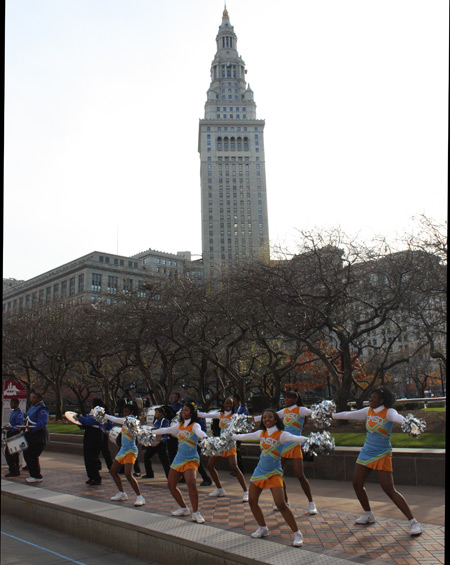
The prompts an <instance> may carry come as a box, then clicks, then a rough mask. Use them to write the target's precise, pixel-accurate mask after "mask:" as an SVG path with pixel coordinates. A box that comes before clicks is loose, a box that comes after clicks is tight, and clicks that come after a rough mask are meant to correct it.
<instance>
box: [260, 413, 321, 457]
mask: <svg viewBox="0 0 450 565" xmlns="http://www.w3.org/2000/svg"><path fill="white" fill-rule="evenodd" d="M277 414H278V416H279V417H280V418H281V419H282V420H283V424H284V431H285V432H289V433H290V434H292V435H294V436H300V435H302V430H303V425H304V423H305V418H306V416H310V415H311V414H312V411H311V410H310V409H309V408H306V406H297V405H296V404H294V406H289V407H288V408H283V409H282V410H278V412H277ZM254 420H255V422H259V421H260V420H261V416H255V418H254ZM281 457H282V458H283V459H303V453H302V448H301V447H300V445H298V443H296V442H295V443H294V442H287V443H285V444H283V447H282V450H281Z"/></svg>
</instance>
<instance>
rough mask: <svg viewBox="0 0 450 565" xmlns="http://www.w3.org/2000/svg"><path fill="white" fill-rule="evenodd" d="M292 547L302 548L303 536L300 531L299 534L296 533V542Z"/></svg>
mask: <svg viewBox="0 0 450 565" xmlns="http://www.w3.org/2000/svg"><path fill="white" fill-rule="evenodd" d="M292 545H293V546H294V547H301V546H302V545H303V536H302V534H301V532H300V530H299V531H298V532H295V534H294V541H293V542H292Z"/></svg>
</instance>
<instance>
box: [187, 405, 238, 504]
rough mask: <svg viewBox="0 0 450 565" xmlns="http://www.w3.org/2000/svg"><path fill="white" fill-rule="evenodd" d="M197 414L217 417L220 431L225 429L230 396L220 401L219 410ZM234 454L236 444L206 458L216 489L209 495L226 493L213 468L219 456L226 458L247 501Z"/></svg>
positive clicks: (231, 410) (228, 418)
mask: <svg viewBox="0 0 450 565" xmlns="http://www.w3.org/2000/svg"><path fill="white" fill-rule="evenodd" d="M198 415H199V417H200V418H213V419H218V420H219V428H220V432H221V433H222V432H223V431H224V430H226V428H228V426H229V425H230V423H231V417H232V416H233V399H232V398H226V399H225V400H224V401H223V402H222V408H221V410H220V412H209V413H206V412H199V413H198ZM236 455H237V453H236V445H234V447H233V449H230V450H229V451H225V452H224V453H222V455H220V456H216V455H211V457H209V459H208V471H209V474H210V475H211V477H212V480H213V481H214V483H215V485H216V489H215V490H213V491H212V492H210V493H209V496H225V495H226V492H225V489H224V488H223V487H222V483H221V482H220V478H219V474H218V473H217V471H216V469H215V465H216V463H217V460H218V459H220V457H226V458H227V459H228V465H229V467H230V470H231V471H232V473H234V475H235V476H236V478H237V480H238V481H239V484H240V485H241V487H242V490H243V491H244V494H243V496H242V502H248V490H247V485H246V483H245V479H244V475H243V474H242V472H241V470H240V469H239V467H238V464H237V457H236Z"/></svg>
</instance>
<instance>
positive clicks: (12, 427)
mask: <svg viewBox="0 0 450 565" xmlns="http://www.w3.org/2000/svg"><path fill="white" fill-rule="evenodd" d="M19 404H20V402H19V399H18V398H12V399H11V402H10V406H11V414H10V415H9V423H8V424H6V426H5V427H4V428H3V429H5V430H6V437H7V438H10V437H14V436H16V435H18V434H20V428H19V427H18V426H23V424H24V417H23V412H22V410H20V408H19ZM5 459H6V463H7V464H8V469H9V472H8V473H6V475H5V477H18V476H19V475H20V464H19V453H18V452H16V453H10V452H9V449H8V445H6V449H5Z"/></svg>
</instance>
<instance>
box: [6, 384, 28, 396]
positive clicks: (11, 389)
mask: <svg viewBox="0 0 450 565" xmlns="http://www.w3.org/2000/svg"><path fill="white" fill-rule="evenodd" d="M26 397H27V391H26V389H25V388H24V387H23V386H22V385H21V384H20V383H17V382H16V381H5V382H4V387H3V398H4V399H5V400H11V399H13V398H26Z"/></svg>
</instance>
